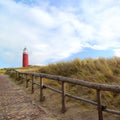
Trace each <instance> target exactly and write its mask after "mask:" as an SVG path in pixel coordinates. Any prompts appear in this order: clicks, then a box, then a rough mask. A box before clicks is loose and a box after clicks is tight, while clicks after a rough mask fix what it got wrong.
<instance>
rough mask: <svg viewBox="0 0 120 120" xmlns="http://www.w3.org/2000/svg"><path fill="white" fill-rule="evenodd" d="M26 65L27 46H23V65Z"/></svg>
mask: <svg viewBox="0 0 120 120" xmlns="http://www.w3.org/2000/svg"><path fill="white" fill-rule="evenodd" d="M27 66H28V51H27V48H24V50H23V67H27Z"/></svg>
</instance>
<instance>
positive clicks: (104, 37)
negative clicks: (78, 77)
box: [0, 0, 120, 68]
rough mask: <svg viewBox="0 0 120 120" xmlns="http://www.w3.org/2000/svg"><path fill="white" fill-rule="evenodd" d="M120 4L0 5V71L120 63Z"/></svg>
mask: <svg viewBox="0 0 120 120" xmlns="http://www.w3.org/2000/svg"><path fill="white" fill-rule="evenodd" d="M119 22H120V1H114V0H98V1H95V0H86V1H82V0H74V1H71V0H59V1H58V2H56V0H41V1H39V0H5V1H0V27H1V29H0V41H1V42H0V48H1V49H0V58H1V60H0V68H17V67H22V53H23V49H24V48H25V47H26V48H27V49H28V54H29V64H30V65H47V64H50V63H56V62H59V61H69V60H73V59H75V58H80V59H86V58H93V59H96V58H99V57H104V58H112V57H114V56H117V57H120V34H119V32H120V23H119Z"/></svg>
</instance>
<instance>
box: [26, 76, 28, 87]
mask: <svg viewBox="0 0 120 120" xmlns="http://www.w3.org/2000/svg"><path fill="white" fill-rule="evenodd" d="M27 87H28V79H27V74H26V88H27Z"/></svg>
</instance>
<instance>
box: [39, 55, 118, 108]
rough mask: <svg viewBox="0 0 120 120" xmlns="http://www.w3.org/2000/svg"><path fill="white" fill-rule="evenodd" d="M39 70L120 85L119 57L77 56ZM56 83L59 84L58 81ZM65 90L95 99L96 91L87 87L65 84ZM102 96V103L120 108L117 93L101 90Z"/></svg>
mask: <svg viewBox="0 0 120 120" xmlns="http://www.w3.org/2000/svg"><path fill="white" fill-rule="evenodd" d="M39 72H42V73H47V74H54V75H61V76H66V77H73V78H77V79H83V80H86V81H90V82H96V83H101V84H111V85H113V84H114V85H120V58H118V57H113V58H109V59H105V58H98V59H91V58H88V59H84V60H80V59H79V58H77V59H75V60H73V61H68V62H59V63H55V64H49V65H47V66H43V67H41V68H40V70H39ZM49 84H51V85H52V84H53V82H51V81H49ZM57 84H58V86H59V83H57ZM53 86H54V85H53ZM67 92H69V93H71V94H74V95H75V94H76V95H78V96H82V97H83V98H87V99H91V100H94V101H96V91H95V90H92V89H89V88H85V87H81V86H76V85H71V84H67ZM102 98H103V99H102V100H103V104H104V105H107V106H110V107H111V108H114V109H115V108H118V109H119V110H120V107H119V106H118V104H120V103H119V100H120V95H119V94H116V93H111V92H103V93H102Z"/></svg>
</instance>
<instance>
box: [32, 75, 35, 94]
mask: <svg viewBox="0 0 120 120" xmlns="http://www.w3.org/2000/svg"><path fill="white" fill-rule="evenodd" d="M34 77H35V76H34V75H32V89H31V93H34Z"/></svg>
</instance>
